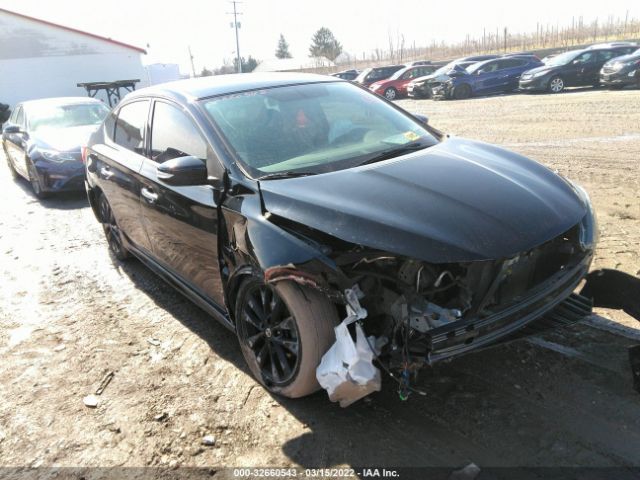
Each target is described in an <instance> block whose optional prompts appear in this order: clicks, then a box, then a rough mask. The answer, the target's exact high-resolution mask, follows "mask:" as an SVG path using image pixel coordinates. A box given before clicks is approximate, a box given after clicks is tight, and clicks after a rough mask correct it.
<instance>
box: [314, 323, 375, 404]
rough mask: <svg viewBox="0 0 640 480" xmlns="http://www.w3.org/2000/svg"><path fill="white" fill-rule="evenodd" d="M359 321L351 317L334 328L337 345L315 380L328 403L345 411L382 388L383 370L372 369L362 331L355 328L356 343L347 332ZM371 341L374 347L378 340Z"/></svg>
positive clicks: (365, 339) (326, 355)
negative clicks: (323, 391)
mask: <svg viewBox="0 0 640 480" xmlns="http://www.w3.org/2000/svg"><path fill="white" fill-rule="evenodd" d="M356 318H357V317H354V316H349V317H347V318H346V319H345V320H344V321H343V322H342V323H341V324H340V325H338V326H337V327H335V332H336V342H335V343H334V344H333V345H332V346H331V348H330V349H329V350H328V351H327V353H325V354H324V356H323V357H322V361H321V362H320V365H318V368H317V369H316V378H317V379H318V382H319V383H320V385H321V386H322V388H324V389H325V390H326V391H327V393H328V394H329V400H331V401H332V402H340V406H341V407H343V408H344V407H348V406H349V405H351V404H352V403H353V402H355V401H356V400H359V399H361V398H362V397H364V396H366V395H369V394H370V393H372V392H376V391H380V388H381V379H380V370H378V369H377V368H376V367H375V366H374V365H373V352H372V351H371V347H370V346H369V343H368V342H367V338H366V337H365V334H364V331H363V330H362V327H361V326H360V325H359V324H356V341H355V343H354V341H353V339H352V338H351V334H350V333H349V329H348V328H347V326H348V325H349V324H350V323H352V322H353V321H355V320H356ZM369 341H370V342H372V344H373V343H374V342H375V338H374V337H370V339H369Z"/></svg>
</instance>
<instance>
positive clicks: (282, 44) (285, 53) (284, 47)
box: [276, 34, 291, 58]
mask: <svg viewBox="0 0 640 480" xmlns="http://www.w3.org/2000/svg"><path fill="white" fill-rule="evenodd" d="M276 58H291V53H289V44H288V43H287V41H286V40H285V39H284V35H282V34H280V39H279V40H278V48H277V49H276Z"/></svg>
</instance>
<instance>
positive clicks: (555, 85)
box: [547, 77, 564, 93]
mask: <svg viewBox="0 0 640 480" xmlns="http://www.w3.org/2000/svg"><path fill="white" fill-rule="evenodd" d="M547 90H548V91H549V93H560V92H562V91H563V90H564V80H563V79H562V77H553V78H552V79H551V80H549V85H548V86H547Z"/></svg>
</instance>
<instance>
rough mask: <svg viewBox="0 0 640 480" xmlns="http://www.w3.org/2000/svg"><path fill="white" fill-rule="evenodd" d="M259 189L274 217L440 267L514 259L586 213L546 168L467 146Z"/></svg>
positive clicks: (453, 144)
mask: <svg viewBox="0 0 640 480" xmlns="http://www.w3.org/2000/svg"><path fill="white" fill-rule="evenodd" d="M260 188H261V192H262V195H263V201H264V206H265V208H266V210H267V211H268V212H270V213H271V214H275V215H277V216H280V217H283V218H286V219H289V220H292V221H294V222H298V223H300V224H304V225H307V226H309V227H312V228H314V229H316V230H319V231H322V232H324V233H326V234H329V235H332V236H334V237H337V238H339V239H342V240H344V241H347V242H351V243H354V244H360V245H364V246H367V247H371V248H375V249H380V250H384V251H386V252H391V253H395V254H397V255H403V256H407V257H412V258H419V259H422V260H425V261H429V262H434V263H444V262H464V261H475V260H488V259H499V258H505V257H511V256H513V255H515V254H517V253H519V252H524V251H527V250H529V249H531V248H533V247H535V246H537V245H540V244H542V243H544V242H545V241H547V240H550V239H552V238H554V237H555V236H557V235H560V234H561V233H564V232H565V231H567V230H569V229H570V228H571V227H572V226H574V225H575V224H576V223H578V222H579V221H580V220H581V219H582V218H583V217H584V215H585V214H586V211H587V206H586V205H585V204H584V202H583V201H582V200H581V199H580V197H578V196H577V194H576V192H575V191H574V189H573V187H572V186H571V185H570V184H569V183H568V182H567V181H565V180H563V179H562V178H561V177H559V176H558V175H556V174H554V173H553V172H551V171H550V170H548V169H547V168H545V167H543V166H542V165H540V164H539V163H537V162H534V161H533V160H529V159H527V158H525V157H523V156H521V155H518V154H516V153H512V152H509V151H507V150H504V149H501V148H499V147H495V146H492V145H488V144H484V143H479V142H473V141H469V140H464V139H450V140H447V141H444V142H442V143H440V144H438V145H436V146H433V147H430V148H428V149H425V150H421V151H418V152H415V153H412V154H409V155H404V156H402V157H398V158H394V159H391V160H387V161H384V162H380V163H376V164H372V165H366V166H362V167H357V168H352V169H347V170H340V171H337V172H332V173H326V174H320V175H314V176H308V177H300V178H291V179H284V180H270V181H263V182H261V183H260Z"/></svg>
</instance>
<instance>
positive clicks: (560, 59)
mask: <svg viewBox="0 0 640 480" xmlns="http://www.w3.org/2000/svg"><path fill="white" fill-rule="evenodd" d="M580 53H582V51H577V52H575V51H574V52H565V53H561V54H560V55H556V56H555V57H551V58H550V59H549V60H547V61H546V62H545V65H547V66H549V67H557V66H560V65H566V64H567V63H569V62H571V61H572V60H573V59H574V58H576V57H577V56H578V55H580Z"/></svg>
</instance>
